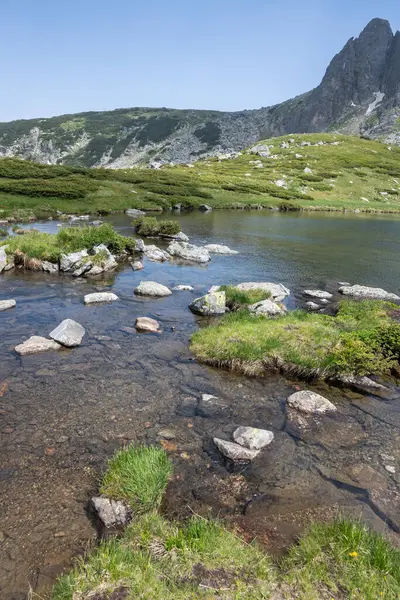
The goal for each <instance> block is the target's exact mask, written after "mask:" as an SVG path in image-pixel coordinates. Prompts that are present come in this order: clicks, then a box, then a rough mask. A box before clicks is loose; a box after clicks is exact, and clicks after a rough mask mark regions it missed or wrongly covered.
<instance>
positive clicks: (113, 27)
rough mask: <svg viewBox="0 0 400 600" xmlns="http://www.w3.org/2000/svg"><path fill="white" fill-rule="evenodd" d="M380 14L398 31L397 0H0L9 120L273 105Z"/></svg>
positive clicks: (307, 82)
mask: <svg viewBox="0 0 400 600" xmlns="http://www.w3.org/2000/svg"><path fill="white" fill-rule="evenodd" d="M374 17H380V18H385V19H388V20H389V21H390V22H391V25H392V28H393V29H394V30H396V29H400V2H399V0H380V1H379V2H377V1H376V0H374V1H372V0H302V1H300V2H299V0H285V1H282V0H272V1H268V0H251V1H250V0H198V1H194V0H168V1H165V0H164V1H163V0H147V2H146V1H142V2H139V1H138V0H112V1H110V0H107V1H106V0H68V1H67V0H1V12H0V18H1V35H0V56H1V58H0V77H1V82H2V89H1V94H0V121H8V120H11V119H17V118H30V117H46V116H52V115H57V114H62V113H72V112H79V111H87V110H109V109H114V108H122V107H131V106H166V107H173V108H208V109H211V108H214V109H219V110H241V109H244V108H259V107H260V106H268V105H270V104H275V103H277V102H280V101H282V100H286V99H288V98H289V97H292V96H295V95H297V94H300V93H302V92H305V91H307V90H309V89H311V88H312V87H315V86H316V85H317V84H318V83H319V81H320V79H321V77H322V76H323V74H324V72H325V69H326V67H327V65H328V63H329V61H330V60H331V58H332V57H333V55H334V54H336V53H337V52H338V51H339V50H340V49H341V48H342V46H343V45H344V44H345V42H346V41H347V40H348V39H349V38H350V37H352V36H354V37H356V36H357V35H358V34H359V33H360V31H361V30H362V29H363V28H364V27H365V25H366V24H367V23H368V22H369V21H370V20H371V19H372V18H374Z"/></svg>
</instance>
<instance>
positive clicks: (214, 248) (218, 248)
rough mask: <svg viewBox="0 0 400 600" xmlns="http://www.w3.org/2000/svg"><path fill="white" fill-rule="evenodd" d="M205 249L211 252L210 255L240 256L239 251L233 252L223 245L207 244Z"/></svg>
mask: <svg viewBox="0 0 400 600" xmlns="http://www.w3.org/2000/svg"><path fill="white" fill-rule="evenodd" d="M204 248H205V249H206V250H207V251H208V252H210V254H238V252H237V250H231V249H230V248H229V247H228V246H224V245H223V244H206V245H205V246H204Z"/></svg>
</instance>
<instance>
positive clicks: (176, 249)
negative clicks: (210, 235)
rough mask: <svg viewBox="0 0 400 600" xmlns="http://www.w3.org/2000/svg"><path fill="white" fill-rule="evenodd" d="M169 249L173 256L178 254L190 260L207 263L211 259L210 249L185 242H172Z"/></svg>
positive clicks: (179, 256)
mask: <svg viewBox="0 0 400 600" xmlns="http://www.w3.org/2000/svg"><path fill="white" fill-rule="evenodd" d="M167 251H168V253H169V254H170V255H171V256H176V257H178V258H182V259H184V260H187V261H190V262H198V263H207V262H209V261H210V260H211V256H210V254H209V252H208V250H206V249H205V248H200V247H199V246H194V245H193V244H187V243H185V242H171V244H170V245H169V246H168V248H167Z"/></svg>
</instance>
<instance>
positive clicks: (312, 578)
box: [52, 446, 400, 600]
mask: <svg viewBox="0 0 400 600" xmlns="http://www.w3.org/2000/svg"><path fill="white" fill-rule="evenodd" d="M171 472H172V467H171V463H170V462H169V459H168V458H167V456H166V454H165V453H164V451H163V450H161V449H159V448H155V447H147V448H145V447H138V448H134V447H132V446H130V447H127V448H124V449H123V450H120V451H119V452H117V454H116V455H115V456H114V458H113V459H111V461H110V463H109V467H108V470H107V472H106V474H105V476H104V479H103V484H102V487H101V491H102V492H103V493H106V494H107V495H109V496H111V497H115V498H118V499H121V498H123V499H128V500H129V501H131V503H132V506H133V520H132V521H131V523H130V524H129V525H128V526H127V527H126V529H125V531H124V533H123V534H122V535H121V536H120V537H118V538H108V539H106V540H102V541H101V542H100V543H99V545H98V546H97V547H96V548H95V549H93V550H92V551H90V552H88V554H87V555H86V556H85V557H81V558H79V559H78V560H77V562H76V565H75V568H74V569H73V570H72V571H71V572H70V573H67V574H66V575H64V576H62V577H61V578H60V579H59V580H58V582H57V583H56V585H55V586H54V588H53V591H52V600H89V599H90V598H98V599H99V600H100V599H101V600H103V599H104V600H105V599H108V598H110V597H111V596H112V595H113V594H114V596H117V597H118V593H120V594H121V597H123V598H127V599H128V600H134V599H137V598H141V599H142V600H197V599H204V600H217V599H219V600H266V599H267V598H272V597H273V598H276V596H275V592H278V597H279V598H282V597H284V598H288V599H289V598H294V597H295V598H297V599H298V600H320V598H332V597H334V600H345V599H350V600H377V599H378V598H379V599H380V598H383V599H384V600H395V599H397V598H398V597H399V592H400V551H399V550H398V549H395V548H393V547H392V546H391V545H390V544H389V542H388V541H387V540H386V539H385V538H384V537H383V536H381V535H378V534H376V533H373V532H371V531H369V530H368V529H367V528H365V527H364V526H363V525H362V524H361V523H358V522H354V523H352V522H348V521H343V520H341V521H335V522H333V523H325V524H320V525H318V524H314V525H313V526H312V527H311V529H310V530H309V531H307V532H306V533H305V534H304V535H303V536H302V537H301V538H300V540H299V542H298V544H296V545H295V546H293V547H292V548H291V549H290V551H289V553H288V555H287V556H286V557H285V558H284V560H283V561H281V562H280V564H274V562H273V561H272V559H271V558H270V557H269V556H268V555H267V554H266V553H265V552H264V551H263V550H262V549H261V548H260V547H259V546H258V545H257V543H256V542H253V543H250V544H248V543H246V542H244V541H243V540H241V539H240V538H239V537H238V536H237V535H236V534H235V532H234V531H231V530H229V529H227V528H225V527H224V526H223V523H222V522H216V521H210V520H206V519H203V518H201V517H197V516H196V517H192V518H191V519H189V520H187V521H186V522H185V523H175V522H171V521H168V520H167V519H165V518H164V517H162V516H161V515H160V514H159V513H158V512H157V508H158V506H159V504H160V500H161V496H162V494H163V492H164V490H165V487H166V485H167V481H168V478H169V477H170V475H171ZM281 593H282V594H283V596H281ZM327 594H329V595H327ZM114 596H112V597H114Z"/></svg>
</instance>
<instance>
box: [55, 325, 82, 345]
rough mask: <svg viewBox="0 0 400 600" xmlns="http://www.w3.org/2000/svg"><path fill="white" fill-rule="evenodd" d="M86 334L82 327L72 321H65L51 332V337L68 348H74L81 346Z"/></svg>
mask: <svg viewBox="0 0 400 600" xmlns="http://www.w3.org/2000/svg"><path fill="white" fill-rule="evenodd" d="M85 333H86V332H85V329H84V327H82V325H80V324H79V323H77V322H76V321H73V320H72V319H65V321H63V322H62V323H60V325H59V326H58V327H56V328H55V329H53V331H51V332H50V337H51V338H52V339H53V340H55V341H56V342H58V343H59V344H62V345H63V346H66V347H67V348H74V347H75V346H79V344H80V343H81V341H82V338H83V336H84V335H85Z"/></svg>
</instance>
